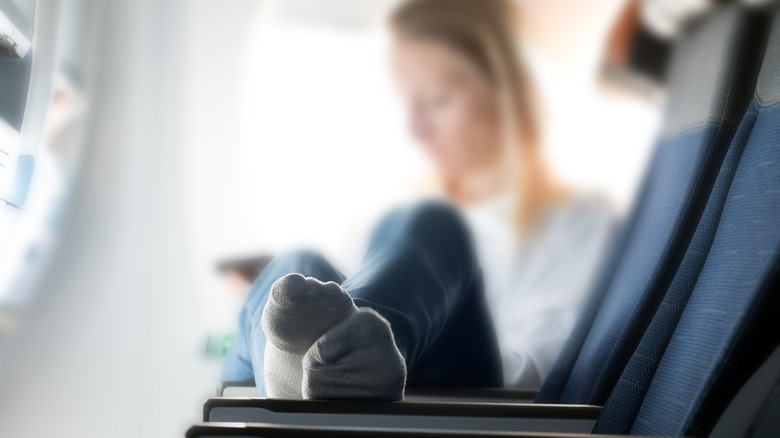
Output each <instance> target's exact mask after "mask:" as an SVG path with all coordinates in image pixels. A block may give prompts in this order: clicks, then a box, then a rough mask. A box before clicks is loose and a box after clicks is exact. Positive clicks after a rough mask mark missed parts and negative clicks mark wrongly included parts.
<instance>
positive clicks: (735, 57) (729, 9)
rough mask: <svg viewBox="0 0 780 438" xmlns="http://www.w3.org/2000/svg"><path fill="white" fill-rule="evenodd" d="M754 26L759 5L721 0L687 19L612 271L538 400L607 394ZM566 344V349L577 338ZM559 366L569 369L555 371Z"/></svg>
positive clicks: (700, 185)
mask: <svg viewBox="0 0 780 438" xmlns="http://www.w3.org/2000/svg"><path fill="white" fill-rule="evenodd" d="M764 27H765V26H764ZM761 29H762V27H761V14H755V13H754V12H753V11H752V10H750V9H745V8H743V7H741V6H739V5H727V6H724V7H722V8H720V9H719V10H717V11H716V12H714V13H713V15H712V16H709V17H706V19H705V20H704V21H702V22H701V23H698V25H696V26H693V27H692V28H691V29H690V31H689V33H688V35H686V37H685V38H684V39H683V40H682V41H683V42H682V43H681V45H680V46H679V47H678V48H677V49H676V54H675V59H674V60H673V63H672V65H673V66H674V67H673V71H672V99H671V100H670V105H669V109H668V110H667V122H666V124H665V128H664V132H663V135H662V138H661V140H660V141H659V144H658V146H657V148H658V149H657V151H656V153H655V157H654V162H653V164H652V167H651V171H650V173H649V174H648V178H647V185H646V188H645V193H644V195H643V202H642V204H641V205H639V206H638V207H637V208H638V209H639V210H638V213H637V216H636V222H635V223H634V224H633V229H632V230H631V233H630V237H629V238H628V241H627V243H626V247H625V250H624V251H623V254H622V257H621V260H620V263H619V265H618V266H617V269H616V271H615V276H614V277H613V278H612V280H611V282H609V285H608V287H607V288H606V290H605V291H604V292H603V293H604V298H603V301H602V302H601V304H600V306H598V311H597V312H596V313H595V316H593V315H587V314H586V315H583V318H582V320H586V321H587V320H588V319H591V320H592V324H591V325H590V327H583V326H578V327H577V328H576V330H579V332H575V333H574V334H573V335H572V336H573V337H583V334H584V331H586V330H587V337H585V340H584V342H583V343H582V344H581V345H580V346H579V351H578V354H577V355H576V357H574V360H573V361H572V360H571V359H572V358H571V357H565V356H564V355H562V356H561V358H560V359H559V361H558V363H556V367H555V369H554V370H553V373H551V376H550V377H551V378H552V379H553V380H552V381H551V383H549V384H548V382H545V385H544V386H543V388H542V390H541V391H540V395H539V397H538V398H537V401H538V402H558V403H585V404H603V403H604V402H605V401H606V399H607V397H608V395H609V393H610V392H611V390H612V388H613V387H614V385H615V383H616V382H617V379H618V378H619V377H620V375H621V373H622V371H623V368H624V367H625V365H626V363H627V362H628V360H629V359H630V357H631V354H632V353H633V351H634V349H635V348H636V345H637V344H638V343H639V341H640V339H641V336H642V334H643V333H644V331H645V330H646V328H647V326H648V325H649V324H650V321H651V320H652V317H653V315H654V314H655V311H656V309H657V308H658V306H659V304H660V303H661V300H662V299H663V298H664V295H665V292H666V290H667V289H668V287H669V285H670V284H671V283H672V280H673V279H674V277H675V275H676V273H677V270H678V268H679V267H680V264H681V262H682V259H683V257H684V255H685V254H686V250H687V248H688V246H689V244H690V242H691V240H692V238H693V236H694V233H695V231H696V229H697V227H698V224H699V221H700V219H701V217H702V213H703V212H704V209H705V206H706V205H707V201H708V199H709V196H710V193H711V191H712V189H713V187H714V185H715V182H716V179H717V177H718V174H719V171H720V169H721V165H722V163H723V161H724V159H725V157H726V155H727V153H728V151H729V147H730V145H731V143H732V139H733V137H734V134H735V132H736V131H737V128H738V125H739V121H740V120H741V119H742V116H743V114H744V113H745V110H746V108H747V107H748V105H749V102H750V100H751V97H752V90H753V89H754V87H755V81H756V78H757V76H758V69H759V66H760V60H761V58H762V55H763V47H764V44H763V43H764V42H765V38H766V32H765V31H761ZM593 307H594V308H595V307H597V306H593ZM584 325H587V324H584ZM569 347H570V346H567V348H566V353H565V354H569V355H570V356H572V355H571V354H570V353H571V351H572V350H576V348H569ZM566 361H568V362H569V363H562V362H566ZM559 365H561V366H559ZM566 368H568V369H570V370H571V372H570V373H569V374H568V376H564V378H561V376H560V375H558V376H556V375H554V374H555V373H557V372H558V371H560V370H564V371H565V370H566ZM561 374H565V373H561ZM564 380H565V382H566V383H565V385H563V386H562V387H561V385H560V383H559V382H560V381H564ZM553 382H554V383H553ZM556 387H557V388H556ZM556 391H557V392H558V393H559V394H560V396H559V397H557V398H556V395H557V394H555V392H556Z"/></svg>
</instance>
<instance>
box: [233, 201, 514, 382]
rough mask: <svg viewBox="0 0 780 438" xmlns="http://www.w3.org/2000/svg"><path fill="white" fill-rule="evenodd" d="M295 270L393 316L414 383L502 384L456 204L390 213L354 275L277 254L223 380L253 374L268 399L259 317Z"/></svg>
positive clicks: (311, 257) (301, 255) (250, 301)
mask: <svg viewBox="0 0 780 438" xmlns="http://www.w3.org/2000/svg"><path fill="white" fill-rule="evenodd" d="M290 273H300V274H302V275H305V276H309V277H314V278H317V279H318V280H320V281H334V282H336V283H339V284H340V285H341V287H342V288H343V289H344V290H345V291H346V292H347V293H348V294H349V295H350V296H351V297H352V299H353V300H354V302H355V305H357V306H358V307H370V308H372V309H374V310H375V311H377V312H378V313H379V314H381V315H382V316H383V317H384V318H385V319H387V321H388V322H389V323H390V327H391V329H392V332H393V335H394V336H395V342H396V345H397V346H398V349H399V351H400V352H401V354H402V355H403V357H404V359H405V360H406V366H407V386H429V387H430V386H455V387H500V386H502V383H503V382H502V371H501V359H500V354H499V349H498V343H497V341H496V336H495V332H494V328H493V324H492V321H491V319H490V315H489V313H488V310H487V305H486V303H485V298H484V291H483V282H482V273H481V270H480V268H479V265H478V263H477V260H476V255H475V253H474V249H473V246H472V242H471V237H470V235H469V233H468V231H467V229H466V226H465V224H464V223H463V221H462V220H461V218H460V216H459V215H458V214H457V213H456V212H455V211H454V210H453V209H452V208H451V207H450V206H448V205H446V204H444V203H440V202H425V203H420V204H415V205H413V206H408V207H404V208H400V209H398V210H395V211H394V212H392V213H391V214H389V215H388V216H387V217H385V218H384V219H383V220H382V221H381V222H380V224H379V226H378V227H377V228H376V229H375V230H374V232H373V234H372V236H371V239H370V242H369V246H368V250H367V253H366V254H365V257H364V258H363V261H362V263H361V266H360V268H359V270H358V271H357V273H355V275H353V276H351V277H349V278H345V277H344V275H342V274H341V273H340V272H339V271H338V270H336V269H335V268H334V267H333V266H331V265H330V264H329V263H328V262H327V261H326V260H325V259H324V258H323V257H322V256H320V255H319V254H317V253H314V252H310V251H295V252H289V253H285V254H282V255H279V256H277V257H276V258H275V259H274V260H273V261H272V262H271V263H270V264H269V265H268V266H267V267H266V268H265V269H264V270H263V272H262V273H261V274H260V276H259V277H258V278H257V280H256V281H255V282H254V284H253V286H252V288H251V290H250V292H249V294H248V295H247V297H246V301H245V303H244V305H243V307H242V309H241V313H240V317H239V325H238V329H237V331H236V334H235V335H234V337H233V341H232V344H231V346H230V348H229V350H228V353H227V357H226V359H225V363H224V366H223V370H222V381H224V382H227V381H248V380H254V381H255V383H256V385H257V389H258V391H259V395H261V396H264V395H265V382H264V380H263V353H264V349H265V343H266V338H265V335H264V334H263V330H262V327H261V325H260V317H261V315H262V312H263V308H264V307H265V304H266V301H267V300H268V295H269V293H270V290H271V286H272V285H273V283H274V282H275V281H276V280H278V279H280V278H282V277H284V276H285V275H287V274H290Z"/></svg>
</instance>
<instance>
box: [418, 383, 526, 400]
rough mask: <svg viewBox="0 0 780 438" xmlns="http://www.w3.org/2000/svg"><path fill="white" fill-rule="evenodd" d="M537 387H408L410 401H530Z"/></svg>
mask: <svg viewBox="0 0 780 438" xmlns="http://www.w3.org/2000/svg"><path fill="white" fill-rule="evenodd" d="M538 392H539V391H538V390H536V389H513V388H420V387H418V388H414V387H411V388H406V394H405V397H406V399H407V400H410V401H417V400H419V401H466V402H495V403H530V402H533V400H534V399H535V398H536V394H537V393H538Z"/></svg>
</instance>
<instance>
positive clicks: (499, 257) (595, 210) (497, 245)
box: [464, 196, 616, 388]
mask: <svg viewBox="0 0 780 438" xmlns="http://www.w3.org/2000/svg"><path fill="white" fill-rule="evenodd" d="M511 206H512V203H511V199H510V198H509V197H508V196H501V197H497V198H495V199H493V200H491V201H489V202H485V203H483V204H481V205H479V206H477V207H472V208H469V209H466V210H465V211H464V216H465V218H466V222H467V223H468V224H469V226H470V228H471V231H472V235H473V237H474V241H475V247H476V251H477V256H478V258H479V260H480V264H481V266H482V272H483V275H484V279H485V295H486V298H487V302H488V306H489V308H490V311H491V314H492V317H493V322H494V324H495V329H496V335H497V336H498V342H499V346H500V349H501V358H502V363H503V367H504V386H507V387H521V388H538V387H539V386H541V384H542V382H543V381H544V379H545V378H546V377H547V374H548V373H549V371H550V369H551V368H552V365H553V363H554V362H555V360H556V358H557V357H558V354H559V353H560V351H561V349H562V348H563V345H564V343H565V341H566V339H567V338H568V336H569V333H570V332H571V330H572V328H573V327H574V323H575V321H576V319H577V317H578V315H579V312H580V310H581V308H582V306H583V304H584V301H585V299H586V297H587V294H588V292H589V291H590V288H591V287H592V285H593V282H594V281H595V277H596V275H597V273H598V270H599V268H600V266H601V262H602V259H603V258H604V255H605V254H604V253H605V251H606V249H607V247H608V245H609V241H610V240H611V238H612V235H613V231H614V229H615V225H616V222H615V218H614V215H613V213H612V212H611V210H610V209H609V208H608V206H607V205H606V203H604V202H603V201H601V200H599V199H597V198H595V197H579V198H576V199H574V200H573V201H571V202H569V203H568V204H565V205H558V206H554V207H550V208H548V209H547V210H546V211H545V212H544V213H543V215H542V218H541V219H540V220H539V222H538V225H537V226H535V228H534V229H533V230H531V232H528V233H526V234H525V235H524V236H523V237H522V238H521V237H520V236H519V235H518V233H517V231H516V227H515V226H514V221H513V220H512V218H513V211H512V208H511Z"/></svg>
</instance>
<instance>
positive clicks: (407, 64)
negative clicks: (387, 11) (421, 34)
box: [393, 38, 501, 177]
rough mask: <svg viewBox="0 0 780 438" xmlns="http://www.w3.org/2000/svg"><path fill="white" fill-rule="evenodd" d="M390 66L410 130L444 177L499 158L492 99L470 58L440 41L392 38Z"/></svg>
mask: <svg viewBox="0 0 780 438" xmlns="http://www.w3.org/2000/svg"><path fill="white" fill-rule="evenodd" d="M393 68H394V73H395V76H396V80H397V82H398V84H399V88H400V91H401V94H402V97H403V99H404V101H405V103H406V107H407V110H408V120H409V127H410V130H411V133H412V135H413V136H414V138H415V139H416V140H417V141H419V142H420V143H421V145H422V146H423V147H424V148H425V150H426V151H427V152H428V154H429V155H430V156H431V158H432V159H433V161H434V163H435V164H436V166H437V167H438V169H439V170H440V171H441V172H442V173H443V174H444V175H445V176H448V177H457V176H459V175H464V174H468V173H470V172H474V171H478V170H480V169H485V168H487V167H489V166H491V165H494V164H495V163H497V162H499V161H500V159H501V147H500V134H499V132H500V129H499V117H498V114H499V111H498V107H497V102H496V100H497V99H496V97H495V95H494V92H493V90H492V89H491V87H490V86H489V84H488V83H487V81H486V80H485V78H484V75H482V74H481V73H480V72H479V71H478V70H477V69H476V68H475V67H474V66H473V65H472V64H471V63H470V62H468V61H467V60H466V59H465V58H464V57H462V56H460V55H459V54H458V53H456V52H455V51H453V50H451V49H449V48H447V47H445V46H444V45H442V44H439V43H436V42H432V41H426V40H422V39H408V38H398V39H397V40H396V43H395V47H394V51H393Z"/></svg>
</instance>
